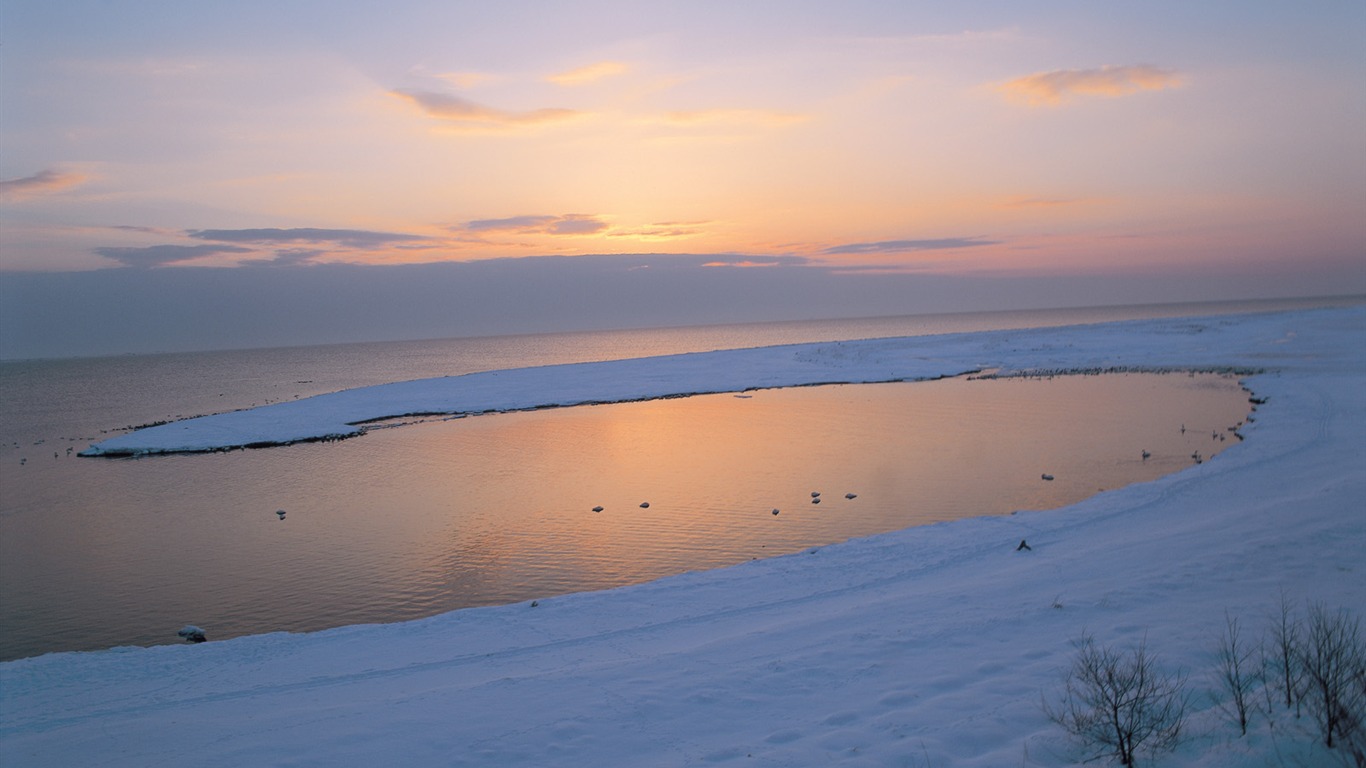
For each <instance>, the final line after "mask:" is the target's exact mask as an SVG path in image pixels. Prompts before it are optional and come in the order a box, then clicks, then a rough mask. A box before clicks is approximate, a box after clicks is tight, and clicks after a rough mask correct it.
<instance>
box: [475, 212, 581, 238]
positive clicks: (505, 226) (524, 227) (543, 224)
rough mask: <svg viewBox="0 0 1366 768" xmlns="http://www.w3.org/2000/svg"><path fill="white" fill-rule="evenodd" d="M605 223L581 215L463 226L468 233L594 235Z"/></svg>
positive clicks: (485, 221)
mask: <svg viewBox="0 0 1366 768" xmlns="http://www.w3.org/2000/svg"><path fill="white" fill-rule="evenodd" d="M607 226H608V225H607V222H605V221H603V220H602V219H600V218H598V217H597V216H592V215H588V214H582V213H568V214H564V215H563V216H510V217H508V218H506V219H478V220H475V221H471V222H468V223H466V224H465V227H464V228H465V229H466V230H468V231H470V232H515V233H517V234H521V235H526V234H543V235H595V234H597V233H599V232H602V231H603V230H605V229H607Z"/></svg>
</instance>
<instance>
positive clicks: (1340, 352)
mask: <svg viewBox="0 0 1366 768" xmlns="http://www.w3.org/2000/svg"><path fill="white" fill-rule="evenodd" d="M998 368H999V369H1002V370H1003V371H1005V372H1013V371H1041V370H1042V371H1053V370H1092V369H1107V368H1123V369H1150V370H1161V369H1239V370H1249V371H1251V370H1256V371H1260V372H1259V373H1256V374H1255V375H1250V376H1249V377H1248V378H1247V380H1246V381H1247V386H1248V387H1249V388H1250V389H1251V390H1252V391H1253V393H1254V394H1255V395H1256V396H1257V397H1258V398H1259V399H1265V400H1266V403H1265V404H1264V405H1261V406H1260V407H1259V409H1258V411H1257V413H1256V414H1254V416H1255V421H1254V422H1252V423H1250V424H1248V425H1246V426H1245V427H1244V428H1243V433H1244V434H1245V436H1246V438H1247V439H1246V441H1245V442H1243V443H1242V444H1241V445H1239V446H1237V447H1236V448H1234V449H1232V450H1230V451H1227V452H1226V453H1224V454H1223V455H1221V456H1219V457H1218V458H1217V459H1216V460H1214V461H1210V462H1207V463H1205V464H1202V465H1199V466H1193V467H1191V468H1190V469H1188V470H1186V471H1184V472H1181V473H1178V474H1177V475H1173V476H1169V477H1166V478H1163V479H1161V480H1158V481H1155V482H1152V483H1147V484H1143V485H1138V486H1132V487H1129V488H1125V489H1121V490H1118V491H1113V492H1109V493H1105V494H1102V495H1100V496H1097V497H1094V498H1092V499H1089V500H1087V501H1085V502H1082V503H1080V504H1077V505H1074V506H1072V507H1069V508H1066V509H1062V510H1056V511H1051V512H1041V513H1036V512H1021V513H1019V514H1017V515H1012V516H1009V517H998V518H978V519H973V520H966V521H960V522H956V523H950V524H943V525H936V526H931V527H926V528H917V529H910V530H906V531H901V532H897V533H892V534H886V535H882V536H877V537H872V538H868V539H861V540H857V541H851V542H848V543H845V544H840V545H834V546H829V547H823V548H820V549H816V550H811V551H807V552H803V553H800V554H796V555H790V556H787V557H781V558H775V559H771V560H764V561H756V562H753V563H747V564H744V565H741V566H736V567H733V568H727V569H722V570H718V571H710V572H699V573H692V574H686V575H682V576H678V577H673V578H668V579H664V580H661V581H657V582H652V583H649V584H644V585H639V586H635V587H628V588H622V589H618V590H612V591H609V592H599V593H586V594H577V595H570V596H564V597H557V598H548V599H543V600H539V601H537V604H536V605H534V606H533V605H532V604H530V603H521V604H516V605H509V606H502V607H497V608H480V609H470V610H463V611H458V612H454V613H450V614H445V615H442V616H437V617H433V618H431V619H425V620H421V621H415V622H408V623H403V624H391V625H378V626H357V627H345V628H341V629H336V630H329V631H325V632H318V633H314V634H309V635H288V634H272V635H261V636H254V637H243V638H238V639H235V640H231V641H225V642H218V643H215V642H210V643H206V644H203V645H196V646H162V647H155V648H146V649H132V648H130V649H115V650H112V651H105V652H99V653H86V654H53V655H48V656H43V657H38V658H32V659H24V660H20V661H15V662H9V663H5V664H3V665H0V760H3V762H4V763H6V764H14V765H29V764H32V765H61V764H71V763H77V762H79V763H82V764H88V765H167V764H173V763H174V764H178V763H183V762H194V763H197V764H204V765H371V764H375V763H379V762H391V761H408V762H413V763H418V764H445V765H683V764H713V763H718V764H726V763H731V764H753V765H813V764H821V763H825V762H833V761H840V762H844V763H848V764H854V765H914V766H920V765H931V766H946V765H969V766H998V765H1066V764H1070V763H1071V762H1072V761H1073V760H1074V759H1076V758H1077V757H1078V756H1079V755H1078V753H1076V752H1074V751H1073V750H1072V749H1071V748H1070V747H1069V745H1068V743H1067V742H1066V740H1065V739H1064V738H1063V735H1062V733H1061V732H1060V731H1059V730H1058V729H1057V727H1056V726H1054V725H1053V724H1051V723H1050V722H1049V721H1048V720H1047V718H1046V717H1045V716H1044V715H1043V713H1042V712H1041V710H1040V706H1039V703H1040V698H1041V696H1043V695H1045V694H1048V693H1050V692H1052V691H1054V690H1056V688H1057V687H1058V686H1059V684H1060V683H1059V681H1060V676H1061V673H1062V671H1063V670H1064V669H1065V668H1066V666H1067V665H1068V663H1069V660H1070V658H1071V654H1072V646H1071V643H1072V641H1074V640H1075V639H1076V638H1077V637H1079V636H1080V635H1081V634H1082V633H1083V632H1090V633H1092V634H1094V635H1095V637H1096V638H1097V640H1099V641H1101V642H1105V643H1113V644H1117V645H1121V646H1125V645H1133V644H1137V643H1138V642H1140V641H1142V640H1143V639H1144V638H1145V637H1146V639H1147V644H1148V647H1149V648H1150V649H1151V650H1153V651H1155V652H1157V653H1158V654H1160V656H1161V660H1162V663H1163V665H1164V667H1168V668H1171V669H1176V668H1184V669H1186V670H1187V671H1188V672H1189V673H1190V685H1191V688H1192V689H1193V690H1195V691H1198V692H1199V693H1198V695H1196V696H1195V697H1193V699H1192V702H1193V710H1194V711H1193V715H1192V718H1191V723H1190V729H1189V737H1188V738H1187V740H1186V742H1185V743H1184V745H1183V746H1182V747H1181V748H1180V749H1179V750H1178V751H1177V753H1176V754H1175V755H1173V756H1171V757H1169V758H1167V759H1166V760H1164V761H1163V764H1166V765H1208V766H1252V765H1258V766H1260V765H1267V764H1273V765H1274V764H1279V763H1278V762H1277V761H1278V760H1279V761H1281V762H1283V763H1284V764H1288V765H1296V764H1323V761H1325V760H1331V759H1332V757H1331V756H1328V755H1326V754H1325V753H1323V752H1322V751H1321V750H1319V749H1318V748H1317V747H1316V746H1315V740H1314V738H1313V735H1312V733H1311V732H1310V731H1309V730H1308V729H1307V726H1306V725H1305V724H1303V723H1296V722H1292V721H1290V719H1289V718H1288V717H1283V716H1278V717H1279V719H1278V720H1277V722H1276V724H1275V727H1274V728H1271V727H1269V725H1268V722H1267V719H1266V717H1265V716H1264V715H1263V716H1260V717H1259V718H1257V719H1255V720H1254V724H1253V728H1252V731H1251V733H1250V734H1249V735H1248V736H1246V737H1243V738H1239V736H1238V732H1237V729H1236V727H1235V726H1232V725H1230V724H1228V723H1227V722H1226V718H1225V717H1224V716H1223V715H1222V714H1221V713H1220V712H1219V711H1218V708H1217V707H1216V706H1215V705H1214V704H1213V703H1212V702H1211V701H1210V699H1209V698H1208V697H1206V696H1205V695H1204V693H1203V692H1204V691H1205V690H1207V689H1212V688H1213V687H1214V686H1213V680H1212V673H1213V668H1214V667H1213V658H1212V657H1213V648H1214V645H1215V641H1216V638H1217V636H1218V634H1219V632H1220V631H1221V630H1222V628H1223V621H1224V613H1225V611H1228V612H1229V613H1231V614H1234V615H1238V616H1240V617H1241V618H1242V620H1243V621H1244V622H1245V624H1246V625H1247V626H1249V627H1252V628H1255V630H1256V631H1258V632H1259V631H1260V628H1261V627H1262V626H1263V625H1264V623H1265V621H1266V619H1267V617H1268V616H1270V615H1271V614H1272V613H1273V611H1274V610H1275V609H1276V606H1277V605H1278V603H1279V601H1280V599H1281V596H1282V594H1284V595H1285V596H1287V597H1289V598H1290V599H1292V600H1295V601H1298V604H1299V605H1301V606H1303V605H1304V604H1305V602H1306V601H1311V600H1312V601H1323V602H1325V603H1327V604H1328V605H1331V606H1342V607H1347V608H1349V609H1351V610H1353V611H1355V612H1356V613H1357V615H1360V614H1361V613H1362V609H1363V606H1366V578H1363V573H1362V566H1361V564H1360V560H1361V552H1362V551H1363V549H1366V546H1364V545H1366V504H1363V502H1362V499H1363V497H1366V449H1363V439H1362V431H1361V430H1362V428H1363V426H1366V308H1363V307H1360V306H1358V307H1353V308H1348V309H1336V310H1319V311H1308V312H1295V313H1280V314H1265V315H1249V316H1236V317H1217V318H1187V319H1165V320H1145V321H1132V322H1124V323H1111V324H1104V325H1095V326H1076V327H1070V328H1053V329H1041V330H1025V331H1000V332H992V333H981V334H967V335H950V336H939V337H925V338H917V339H883V340H874V341H863V342H844V343H822V344H810V345H798V346H789V347H770V348H764V349H755V350H735V351H727V352H716V353H702V354H695V355H680V356H674V357H668V358H654V359H645V360H635V361H620V362H613V363H594V364H583V365H573V366H556V367H548V368H539V369H521V370H516V371H502V372H496V373H487V374H475V375H471V376H467V377H455V378H450V379H435V380H428V381H425V382H412V383H408V384H396V385H385V386H382V387H373V388H367V389H364V390H352V391H350V392H343V393H337V394H335V395H328V396H321V397H317V398H312V399H310V400H301V401H298V402H295V403H286V404H280V405H277V406H271V407H267V408H261V409H255V410H252V411H242V412H237V413H233V414H225V415H223V416H219V417H207V418H205V419H200V420H191V421H185V422H176V423H173V424H168V425H164V426H162V427H157V428H153V429H148V430H143V431H140V432H134V433H130V434H128V435H123V436H120V437H117V438H114V439H112V440H109V441H106V442H104V443H101V444H100V445H99V446H96V448H95V452H97V453H98V452H108V453H119V452H124V453H139V452H156V451H183V450H212V449H214V448H217V447H226V446H235V445H248V444H253V443H266V442H290V441H297V440H304V439H316V438H320V437H326V436H329V435H346V434H352V433H353V432H354V430H355V427H354V426H353V425H354V424H356V423H359V422H363V421H366V420H370V419H377V418H383V417H386V416H395V415H401V414H408V413H423V412H450V413H455V412H481V411H486V410H507V409H517V408H531V407H540V406H548V405H570V404H574V403H581V402H601V401H610V400H626V399H642V398H648V397H662V396H669V395H677V394H687V393H693V392H708V391H739V390H744V389H749V388H756V387H774V386H794V385H800V384H809V383H816V382H831V381H848V382H856V381H887V380H895V379H924V378H934V377H937V376H945V375H954V374H958V373H962V372H964V371H970V370H987V369H998ZM1021 539H1026V540H1028V541H1029V543H1030V545H1031V546H1032V548H1033V549H1032V550H1031V551H1021V552H1017V551H1016V544H1017V543H1018V542H1019V541H1020V540H1021ZM1328 764H1332V763H1328Z"/></svg>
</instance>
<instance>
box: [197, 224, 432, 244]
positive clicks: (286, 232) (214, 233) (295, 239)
mask: <svg viewBox="0 0 1366 768" xmlns="http://www.w3.org/2000/svg"><path fill="white" fill-rule="evenodd" d="M185 234H186V235H188V236H190V237H192V238H194V239H196V240H213V241H215V242H225V243H254V244H257V245H269V244H272V243H330V244H334V245H340V246H344V247H347V248H377V247H381V246H386V245H394V244H397V243H413V242H421V241H424V240H428V239H430V238H427V237H424V236H422V235H409V234H403V233H399V232H373V231H370V230H365V229H316V228H313V227H299V228H294V229H275V228H267V229H192V230H189V231H188V232H186V233H185Z"/></svg>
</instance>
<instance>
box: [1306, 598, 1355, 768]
mask: <svg viewBox="0 0 1366 768" xmlns="http://www.w3.org/2000/svg"><path fill="white" fill-rule="evenodd" d="M1296 659H1297V660H1298V662H1299V666H1300V668H1301V669H1302V670H1303V673H1304V680H1305V683H1306V685H1305V694H1304V702H1305V707H1306V708H1307V709H1308V710H1309V713H1310V715H1312V716H1313V718H1314V722H1315V723H1316V724H1317V725H1318V728H1319V734H1320V735H1321V736H1322V737H1323V744H1324V746H1326V747H1328V748H1329V749H1332V748H1333V747H1334V746H1335V745H1337V746H1342V747H1343V748H1344V749H1346V750H1348V751H1349V752H1352V751H1355V752H1356V753H1357V755H1356V756H1357V758H1358V760H1357V762H1358V764H1359V765H1361V764H1363V763H1366V761H1363V759H1362V757H1363V756H1366V755H1363V753H1366V749H1363V748H1366V723H1363V722H1362V721H1363V718H1366V646H1363V644H1362V638H1361V622H1360V621H1359V620H1358V619H1356V618H1354V617H1352V616H1350V615H1348V613H1347V611H1345V610H1337V611H1331V610H1329V609H1328V608H1327V607H1325V606H1324V605H1323V604H1321V603H1312V604H1310V606H1309V614H1308V619H1307V621H1306V624H1305V629H1304V638H1303V640H1302V641H1301V642H1300V643H1299V644H1298V645H1297V646H1296Z"/></svg>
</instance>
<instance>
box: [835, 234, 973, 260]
mask: <svg viewBox="0 0 1366 768" xmlns="http://www.w3.org/2000/svg"><path fill="white" fill-rule="evenodd" d="M997 244H998V241H996V240H984V239H982V238H980V237H944V238H938V239H934V240H882V241H880V242H876V243H846V244H844V245H835V246H831V247H829V248H826V249H825V250H823V251H821V253H823V254H825V255H827V256H836V255H840V254H858V253H908V252H910V251H946V250H952V249H955V248H976V247H978V246H983V245H997Z"/></svg>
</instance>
